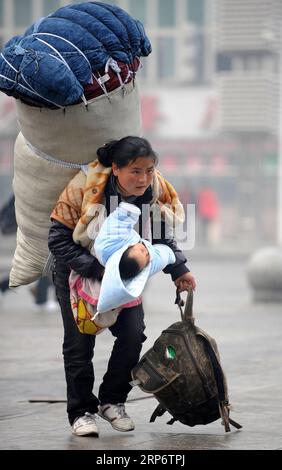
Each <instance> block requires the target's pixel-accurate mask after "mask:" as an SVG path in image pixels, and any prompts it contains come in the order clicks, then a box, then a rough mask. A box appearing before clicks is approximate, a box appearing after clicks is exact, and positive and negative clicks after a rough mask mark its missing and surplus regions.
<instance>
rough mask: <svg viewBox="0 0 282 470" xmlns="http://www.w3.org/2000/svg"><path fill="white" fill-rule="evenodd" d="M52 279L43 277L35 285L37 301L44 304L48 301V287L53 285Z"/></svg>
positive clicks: (38, 303)
mask: <svg viewBox="0 0 282 470" xmlns="http://www.w3.org/2000/svg"><path fill="white" fill-rule="evenodd" d="M51 285H52V284H51V281H50V279H49V278H48V277H45V276H44V277H41V278H40V279H39V280H38V282H37V284H36V286H35V303H36V304H37V305H43V304H45V303H46V302H47V297H48V289H49V287H50V286H51Z"/></svg>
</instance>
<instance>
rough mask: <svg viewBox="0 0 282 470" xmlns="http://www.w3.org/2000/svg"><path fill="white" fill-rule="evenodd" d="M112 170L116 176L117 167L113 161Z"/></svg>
mask: <svg viewBox="0 0 282 470" xmlns="http://www.w3.org/2000/svg"><path fill="white" fill-rule="evenodd" d="M112 170H113V174H114V175H115V176H117V175H118V167H117V165H116V164H115V163H112Z"/></svg>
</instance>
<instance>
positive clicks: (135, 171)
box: [112, 157, 155, 196]
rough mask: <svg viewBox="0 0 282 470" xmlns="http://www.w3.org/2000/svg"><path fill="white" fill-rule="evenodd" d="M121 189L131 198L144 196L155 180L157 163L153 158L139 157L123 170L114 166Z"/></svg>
mask: <svg viewBox="0 0 282 470" xmlns="http://www.w3.org/2000/svg"><path fill="white" fill-rule="evenodd" d="M112 169H113V173H114V175H115V176H116V177H117V179H118V182H119V184H120V186H121V188H122V189H123V190H124V191H125V193H127V194H128V195H129V196H142V194H144V192H145V191H146V189H147V188H148V187H149V186H150V184H151V183H152V180H153V174H154V170H155V163H154V160H153V159H152V158H151V157H137V158H136V160H135V161H134V162H130V163H129V164H128V165H127V166H125V167H123V168H118V167H117V166H116V164H115V163H113V165H112Z"/></svg>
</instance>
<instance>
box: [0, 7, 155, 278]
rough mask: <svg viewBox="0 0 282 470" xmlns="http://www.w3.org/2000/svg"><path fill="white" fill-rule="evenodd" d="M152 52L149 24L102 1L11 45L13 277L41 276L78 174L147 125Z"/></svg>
mask: <svg viewBox="0 0 282 470" xmlns="http://www.w3.org/2000/svg"><path fill="white" fill-rule="evenodd" d="M150 52H151V46H150V42H149V40H148V38H147V37H146V35H145V32H144V28H143V26H142V24H141V23H140V22H139V21H137V20H135V19H133V18H132V17H130V16H129V15H128V14H127V13H126V12H125V11H124V10H122V9H121V8H119V7H116V6H112V5H107V4H104V3H100V2H84V3H81V4H78V5H68V6H66V7H63V8H60V9H59V10H57V11H56V12H54V13H52V14H50V15H48V16H47V17H46V18H41V19H40V20H39V21H38V22H36V23H35V24H34V25H32V26H31V27H30V28H28V30H27V31H26V32H25V34H24V35H23V36H16V37H15V38H12V39H11V40H10V41H9V42H8V43H7V44H6V45H5V47H4V49H3V51H2V53H1V56H0V89H1V90H2V91H3V92H4V93H6V94H8V95H12V96H14V97H15V98H18V99H17V115H18V122H19V126H20V133H19V135H18V138H17V140H16V144H15V164H14V169H15V171H14V182H13V187H14V193H15V198H16V201H15V206H16V218H17V224H18V233H17V248H16V251H15V255H14V259H13V265H12V270H11V273H10V286H11V287H17V286H20V285H24V284H29V283H31V282H33V281H35V280H36V279H38V278H39V277H40V276H41V274H42V272H43V269H44V266H45V263H46V260H47V258H48V247H47V239H48V231H49V224H50V221H49V219H50V213H51V212H52V209H53V207H54V205H55V203H56V200H57V198H58V196H59V194H60V193H61V192H62V190H63V189H64V187H65V186H66V185H67V183H68V182H69V180H70V179H72V177H73V176H74V175H75V174H76V173H77V172H78V171H80V169H81V167H82V166H83V165H84V164H87V163H89V162H91V161H93V160H95V158H96V150H97V148H98V147H100V146H101V145H103V144H104V143H106V142H108V141H110V140H112V139H120V138H122V137H124V136H126V135H140V134H141V120H140V101H139V93H138V87H137V83H136V80H135V73H136V70H137V69H136V63H139V62H138V61H139V57H140V56H146V55H148V54H149V53H150ZM136 61H137V62H136Z"/></svg>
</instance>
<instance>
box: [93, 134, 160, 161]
mask: <svg viewBox="0 0 282 470" xmlns="http://www.w3.org/2000/svg"><path fill="white" fill-rule="evenodd" d="M97 155H98V160H99V162H100V163H101V164H102V165H103V166H105V167H110V166H112V163H115V164H116V165H117V167H118V168H123V167H125V166H127V165H128V164H129V163H130V162H134V161H135V160H137V158H138V157H151V158H152V159H153V160H154V163H155V164H157V163H158V157H157V154H156V153H155V152H154V150H153V149H152V147H151V144H150V143H149V142H148V140H146V139H143V138H142V137H136V136H131V135H129V136H127V137H123V138H122V139H120V140H112V141H111V142H108V143H107V144H105V145H104V146H103V147H100V148H98V150H97Z"/></svg>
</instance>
